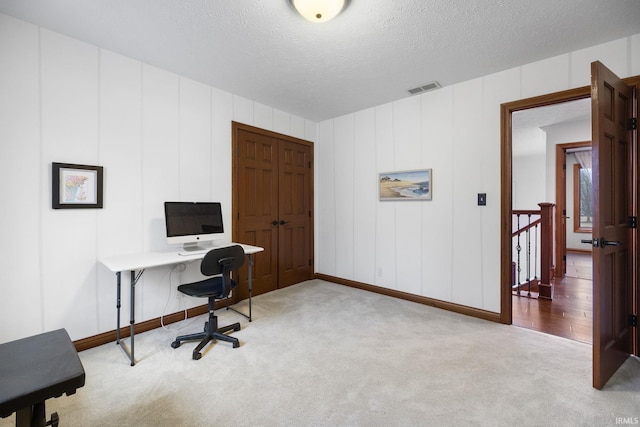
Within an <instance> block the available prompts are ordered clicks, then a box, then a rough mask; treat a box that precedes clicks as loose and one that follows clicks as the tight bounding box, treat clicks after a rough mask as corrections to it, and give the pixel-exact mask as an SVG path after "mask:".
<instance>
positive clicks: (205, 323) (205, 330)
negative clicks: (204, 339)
mask: <svg viewBox="0 0 640 427" xmlns="http://www.w3.org/2000/svg"><path fill="white" fill-rule="evenodd" d="M207 329H209V322H204V332H207Z"/></svg>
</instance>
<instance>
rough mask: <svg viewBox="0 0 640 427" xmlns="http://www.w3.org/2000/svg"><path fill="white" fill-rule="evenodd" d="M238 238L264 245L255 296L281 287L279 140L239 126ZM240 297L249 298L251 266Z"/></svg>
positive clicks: (255, 270)
mask: <svg viewBox="0 0 640 427" xmlns="http://www.w3.org/2000/svg"><path fill="white" fill-rule="evenodd" d="M235 156H236V158H235V168H236V170H235V174H236V181H235V186H236V187H237V188H235V189H234V192H235V194H236V195H237V197H236V199H237V200H236V201H235V206H234V208H235V210H236V212H234V214H235V215H236V218H235V219H236V222H235V227H236V229H235V230H234V240H235V241H237V242H239V243H246V244H250V245H255V246H260V247H263V248H264V252H260V253H258V254H256V255H254V265H253V295H260V294H263V293H266V292H270V291H273V290H275V289H277V288H278V225H274V224H272V222H273V221H274V220H276V219H277V218H278V140H277V139H275V138H272V137H268V136H265V135H260V134H258V133H253V132H249V131H246V130H244V129H238V133H237V146H236V153H235ZM240 281H241V283H240V284H239V286H238V288H237V292H238V296H239V298H240V299H245V298H248V296H249V293H248V290H247V265H246V263H245V266H244V267H243V269H242V270H241V271H240Z"/></svg>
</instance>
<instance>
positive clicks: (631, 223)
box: [629, 216, 638, 228]
mask: <svg viewBox="0 0 640 427" xmlns="http://www.w3.org/2000/svg"><path fill="white" fill-rule="evenodd" d="M629 227H630V228H638V217H637V216H630V217H629Z"/></svg>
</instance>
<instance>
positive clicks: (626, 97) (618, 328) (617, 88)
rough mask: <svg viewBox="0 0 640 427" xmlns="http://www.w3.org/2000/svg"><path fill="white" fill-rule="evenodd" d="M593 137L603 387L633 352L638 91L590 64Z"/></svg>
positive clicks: (597, 368)
mask: <svg viewBox="0 0 640 427" xmlns="http://www.w3.org/2000/svg"><path fill="white" fill-rule="evenodd" d="M591 100H592V101H591V102H592V142H593V169H592V176H593V204H594V209H595V212H594V220H593V386H594V387H595V388H598V389H600V388H602V387H603V386H604V385H605V384H606V382H607V381H608V380H609V378H610V377H611V376H612V375H613V374H614V373H615V372H616V370H617V369H618V368H619V367H620V365H622V363H624V361H625V360H626V359H627V358H628V357H629V355H630V354H631V353H632V351H633V350H632V327H631V323H630V315H631V313H632V309H633V302H632V301H633V288H634V285H633V259H632V230H633V229H632V228H631V227H630V217H631V216H632V215H633V191H634V188H633V187H634V185H633V183H632V181H631V179H630V177H631V176H632V171H633V163H632V159H633V153H632V135H633V134H632V131H631V126H630V123H631V117H632V110H633V104H634V102H635V101H634V100H633V91H632V89H631V88H630V87H628V86H627V85H626V84H624V83H623V82H622V81H621V80H620V79H619V78H618V77H617V76H616V75H615V74H613V73H612V72H611V71H610V70H609V69H607V68H606V67H605V66H604V65H602V64H601V63H600V62H594V63H592V64H591Z"/></svg>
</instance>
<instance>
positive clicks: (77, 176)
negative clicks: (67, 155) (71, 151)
mask: <svg viewBox="0 0 640 427" xmlns="http://www.w3.org/2000/svg"><path fill="white" fill-rule="evenodd" d="M102 173H103V170H102V166H88V165H73V164H69V163H52V164H51V184H52V185H51V187H52V188H51V207H52V208H53V209H78V208H102Z"/></svg>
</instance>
